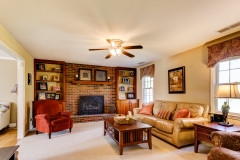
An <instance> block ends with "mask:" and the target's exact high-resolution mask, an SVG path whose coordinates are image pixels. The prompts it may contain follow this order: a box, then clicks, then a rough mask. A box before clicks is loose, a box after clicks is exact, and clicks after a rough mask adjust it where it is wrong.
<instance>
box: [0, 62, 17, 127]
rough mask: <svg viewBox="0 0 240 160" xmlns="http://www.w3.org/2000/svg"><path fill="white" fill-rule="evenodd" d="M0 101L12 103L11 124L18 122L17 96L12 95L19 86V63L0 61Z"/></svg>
mask: <svg viewBox="0 0 240 160" xmlns="http://www.w3.org/2000/svg"><path fill="white" fill-rule="evenodd" d="M0 75H1V76H0V101H8V102H11V103H12V108H11V119H10V123H16V122H17V94H16V93H10V92H11V90H12V89H13V86H14V85H15V84H17V61H14V60H3V59H0Z"/></svg>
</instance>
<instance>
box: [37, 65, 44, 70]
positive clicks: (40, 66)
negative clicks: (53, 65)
mask: <svg viewBox="0 0 240 160" xmlns="http://www.w3.org/2000/svg"><path fill="white" fill-rule="evenodd" d="M37 70H42V71H45V64H44V63H38V64H37Z"/></svg>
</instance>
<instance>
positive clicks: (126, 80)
mask: <svg viewBox="0 0 240 160" xmlns="http://www.w3.org/2000/svg"><path fill="white" fill-rule="evenodd" d="M122 82H123V83H128V84H129V83H130V79H129V78H126V77H124V78H122Z"/></svg>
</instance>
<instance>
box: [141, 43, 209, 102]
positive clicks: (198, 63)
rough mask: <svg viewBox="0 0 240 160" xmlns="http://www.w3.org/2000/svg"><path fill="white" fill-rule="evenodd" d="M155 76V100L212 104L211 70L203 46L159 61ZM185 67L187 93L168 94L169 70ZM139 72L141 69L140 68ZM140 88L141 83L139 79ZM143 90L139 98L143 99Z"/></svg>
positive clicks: (156, 64) (156, 65)
mask: <svg viewBox="0 0 240 160" xmlns="http://www.w3.org/2000/svg"><path fill="white" fill-rule="evenodd" d="M154 64H155V75H154V99H155V100H170V101H182V102H196V103H204V104H209V103H210V96H209V94H210V84H209V82H210V81H209V79H210V69H208V68H207V65H206V64H207V54H206V53H204V52H203V46H201V47H197V48H194V49H191V50H189V51H186V52H183V53H180V54H177V55H174V56H171V57H169V58H166V59H162V60H160V61H157V62H155V63H154ZM181 66H185V78H186V93H185V94H169V93H168V70H170V69H173V68H178V67H181ZM138 72H140V69H139V68H138ZM138 82H139V84H138V86H139V87H142V86H141V81H140V79H138ZM141 95H142V92H141V89H140V90H138V96H139V98H141Z"/></svg>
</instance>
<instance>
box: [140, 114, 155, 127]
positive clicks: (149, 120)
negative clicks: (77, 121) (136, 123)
mask: <svg viewBox="0 0 240 160" xmlns="http://www.w3.org/2000/svg"><path fill="white" fill-rule="evenodd" d="M157 120H158V118H157V117H155V116H145V117H144V118H143V121H142V122H143V123H146V124H148V125H150V126H153V127H154V126H155V123H156V121H157Z"/></svg>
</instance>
